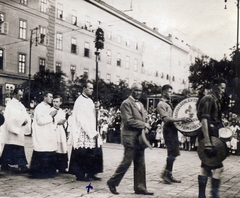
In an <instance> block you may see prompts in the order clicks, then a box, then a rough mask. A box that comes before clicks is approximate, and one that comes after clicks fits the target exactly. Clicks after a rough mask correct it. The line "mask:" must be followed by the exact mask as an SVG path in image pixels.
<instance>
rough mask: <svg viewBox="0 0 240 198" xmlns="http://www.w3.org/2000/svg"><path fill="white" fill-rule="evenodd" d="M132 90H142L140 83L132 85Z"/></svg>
mask: <svg viewBox="0 0 240 198" xmlns="http://www.w3.org/2000/svg"><path fill="white" fill-rule="evenodd" d="M133 89H142V85H141V84H140V83H133V84H132V86H131V90H133Z"/></svg>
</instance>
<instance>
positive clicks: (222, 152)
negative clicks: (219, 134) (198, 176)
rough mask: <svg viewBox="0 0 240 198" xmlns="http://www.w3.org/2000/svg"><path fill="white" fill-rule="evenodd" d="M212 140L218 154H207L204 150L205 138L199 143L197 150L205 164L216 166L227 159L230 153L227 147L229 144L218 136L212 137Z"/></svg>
mask: <svg viewBox="0 0 240 198" xmlns="http://www.w3.org/2000/svg"><path fill="white" fill-rule="evenodd" d="M211 142H212V145H213V146H215V148H216V149H217V155H216V156H214V157H211V158H209V157H208V156H206V154H205V152H204V150H205V145H204V139H203V140H202V141H201V142H200V143H199V145H198V150H197V152H198V157H199V158H200V160H201V161H202V162H203V163H204V164H206V165H208V166H216V165H218V164H220V163H221V162H222V161H223V160H225V159H226V157H227V155H228V149H227V145H226V144H225V143H224V142H223V141H222V140H220V139H218V138H216V137H211Z"/></svg>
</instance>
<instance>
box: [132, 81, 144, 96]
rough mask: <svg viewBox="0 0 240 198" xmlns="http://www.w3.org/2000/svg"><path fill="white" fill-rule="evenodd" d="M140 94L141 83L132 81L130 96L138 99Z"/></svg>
mask: <svg viewBox="0 0 240 198" xmlns="http://www.w3.org/2000/svg"><path fill="white" fill-rule="evenodd" d="M141 94H142V85H141V84H140V83H133V85H132V86H131V96H132V97H133V98H134V99H136V100H138V99H139V98H140V97H141Z"/></svg>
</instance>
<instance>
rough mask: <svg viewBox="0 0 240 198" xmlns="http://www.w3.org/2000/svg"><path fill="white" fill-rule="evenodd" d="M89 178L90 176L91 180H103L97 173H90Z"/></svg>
mask: <svg viewBox="0 0 240 198" xmlns="http://www.w3.org/2000/svg"><path fill="white" fill-rule="evenodd" d="M87 178H89V179H90V180H95V181H99V180H101V178H100V177H96V176H95V175H88V176H87Z"/></svg>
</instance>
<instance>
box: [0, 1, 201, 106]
mask: <svg viewBox="0 0 240 198" xmlns="http://www.w3.org/2000/svg"><path fill="white" fill-rule="evenodd" d="M98 27H100V28H102V29H103V31H104V37H105V41H104V49H102V50H100V56H99V60H98V66H99V76H100V78H102V79H103V80H105V81H107V82H113V83H118V82H119V80H120V79H122V80H125V81H126V82H127V83H128V84H129V85H131V84H132V83H133V82H142V81H145V80H146V81H149V82H152V83H156V84H159V85H163V84H165V83H169V84H171V85H172V86H173V87H174V90H175V92H177V93H179V92H181V90H183V89H184V88H188V86H189V85H188V75H189V66H190V64H191V63H193V62H194V61H195V57H199V56H202V55H203V53H202V52H201V51H200V50H198V49H196V48H194V47H192V46H190V45H188V44H186V43H185V42H184V41H182V40H181V39H177V38H174V37H173V36H172V35H168V36H164V35H162V34H161V33H159V32H158V29H157V28H155V27H153V28H150V27H148V26H147V25H146V24H145V23H142V22H139V21H137V20H135V19H134V18H131V17H130V16H128V15H126V14H125V13H123V12H121V11H119V10H117V9H115V8H113V7H112V6H110V5H108V4H106V3H104V2H103V1H100V0H67V1H66V0H0V105H4V102H5V98H6V97H8V95H9V93H10V91H11V90H13V89H14V87H15V86H16V85H18V84H20V83H22V82H24V81H27V80H28V78H29V74H30V77H31V78H32V76H33V75H34V74H35V73H36V72H38V71H39V70H45V69H50V70H53V71H57V70H59V69H61V70H62V71H63V72H64V73H66V74H67V76H68V77H67V78H68V80H74V79H75V78H76V77H77V76H80V75H82V74H83V73H85V72H86V73H88V76H89V78H90V79H94V78H95V75H96V60H95V51H96V49H95V43H94V40H95V32H96V29H97V28H98ZM30 38H31V39H30Z"/></svg>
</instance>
